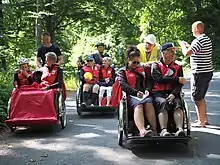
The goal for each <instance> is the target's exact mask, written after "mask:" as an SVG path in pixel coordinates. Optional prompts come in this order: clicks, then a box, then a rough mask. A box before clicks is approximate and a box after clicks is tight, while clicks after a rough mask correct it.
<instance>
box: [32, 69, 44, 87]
mask: <svg viewBox="0 0 220 165" xmlns="http://www.w3.org/2000/svg"><path fill="white" fill-rule="evenodd" d="M42 74H43V73H42V71H39V70H37V71H35V72H34V73H33V79H34V81H35V82H37V83H38V84H40V83H41V76H42Z"/></svg>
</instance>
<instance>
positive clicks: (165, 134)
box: [160, 129, 171, 136]
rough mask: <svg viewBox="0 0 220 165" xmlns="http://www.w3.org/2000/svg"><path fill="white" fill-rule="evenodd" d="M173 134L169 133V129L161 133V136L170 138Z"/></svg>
mask: <svg viewBox="0 0 220 165" xmlns="http://www.w3.org/2000/svg"><path fill="white" fill-rule="evenodd" d="M170 135H171V134H170V133H169V132H167V129H163V130H162V131H161V132H160V136H170Z"/></svg>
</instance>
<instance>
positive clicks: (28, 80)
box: [14, 58, 34, 88]
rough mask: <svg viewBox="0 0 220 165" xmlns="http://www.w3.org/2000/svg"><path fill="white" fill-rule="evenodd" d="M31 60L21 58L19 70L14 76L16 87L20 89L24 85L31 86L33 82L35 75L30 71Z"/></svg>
mask: <svg viewBox="0 0 220 165" xmlns="http://www.w3.org/2000/svg"><path fill="white" fill-rule="evenodd" d="M28 64H29V60H28V59H27V58H21V59H20V60H19V62H18V65H19V69H18V70H17V71H16V73H15V74H14V87H15V88H16V87H18V88H19V87H20V86H22V85H31V84H32V83H33V82H34V80H33V74H32V72H31V71H30V70H29V65H28Z"/></svg>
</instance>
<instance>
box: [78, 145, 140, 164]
mask: <svg viewBox="0 0 220 165" xmlns="http://www.w3.org/2000/svg"><path fill="white" fill-rule="evenodd" d="M75 147H76V148H77V149H80V150H84V151H85V150H86V151H88V150H91V151H94V155H95V156H96V157H98V158H102V159H104V160H108V161H113V162H120V163H123V164H124V163H125V164H127V163H129V162H130V161H131V160H132V159H133V158H136V156H135V155H131V154H130V152H128V151H126V150H123V151H119V150H114V149H112V148H109V147H100V146H89V145H80V146H75Z"/></svg>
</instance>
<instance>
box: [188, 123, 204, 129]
mask: <svg viewBox="0 0 220 165" xmlns="http://www.w3.org/2000/svg"><path fill="white" fill-rule="evenodd" d="M191 126H192V127H197V128H206V126H205V125H201V123H199V122H197V123H193V124H192V125H191Z"/></svg>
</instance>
